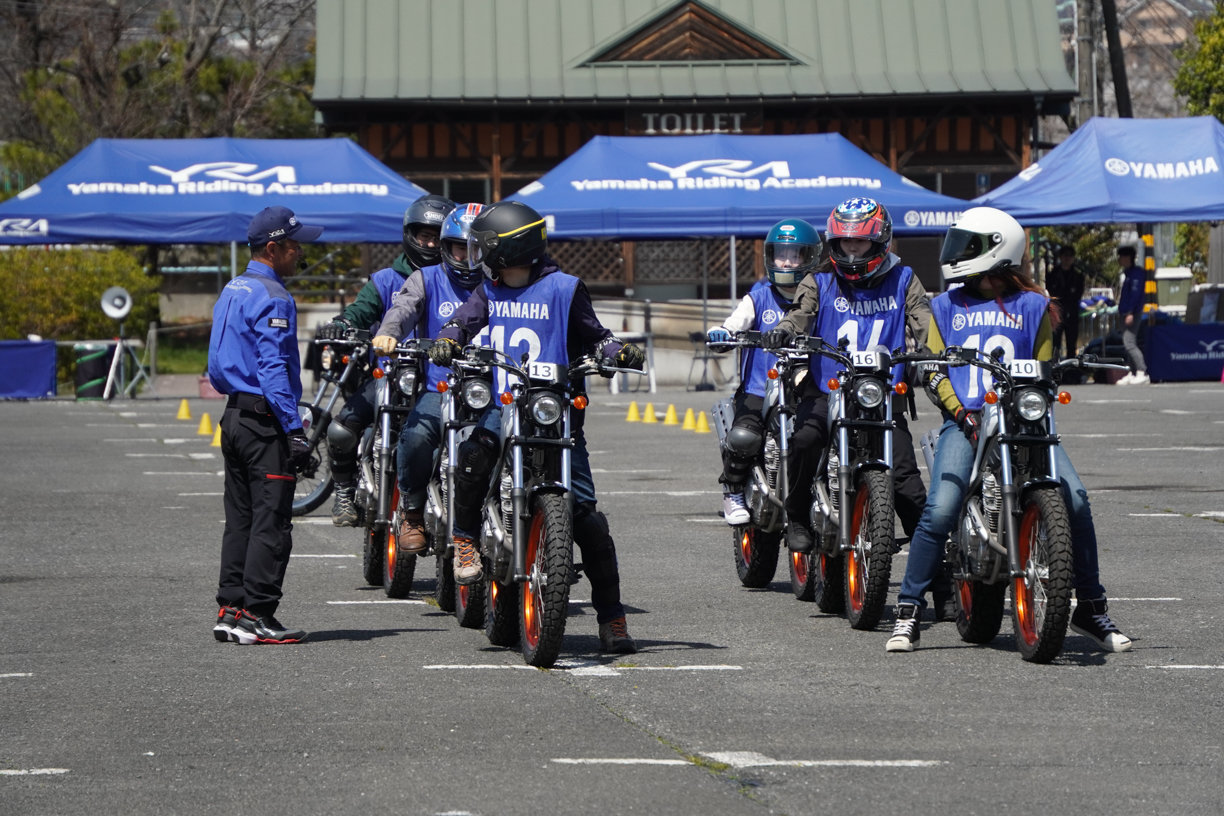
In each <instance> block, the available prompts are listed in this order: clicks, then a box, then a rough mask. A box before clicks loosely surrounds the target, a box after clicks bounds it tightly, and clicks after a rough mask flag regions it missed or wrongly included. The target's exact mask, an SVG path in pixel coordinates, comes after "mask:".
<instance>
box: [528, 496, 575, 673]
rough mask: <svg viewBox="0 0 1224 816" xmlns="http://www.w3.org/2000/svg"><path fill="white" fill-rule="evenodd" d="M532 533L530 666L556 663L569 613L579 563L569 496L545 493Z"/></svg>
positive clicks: (536, 503)
mask: <svg viewBox="0 0 1224 816" xmlns="http://www.w3.org/2000/svg"><path fill="white" fill-rule="evenodd" d="M530 523H531V527H530V529H529V530H528V533H527V573H528V576H529V577H528V578H527V580H526V581H524V582H523V583H522V584H521V585H520V586H519V636H520V642H519V646H520V648H521V649H522V650H523V659H524V660H525V661H526V662H527V665H529V666H535V667H536V668H547V667H549V666H551V665H552V664H553V663H555V662H556V661H557V655H558V654H560V652H561V640H562V638H564V637H565V619H566V616H567V615H568V614H569V588H570V585H569V575H570V568H571V567H572V566H573V561H574V532H573V519H572V518H571V516H570V508H569V500H568V497H566V496H563V495H561V494H559V493H540V494H537V495H536V496H535V497H534V499H533V501H532V513H531V522H530Z"/></svg>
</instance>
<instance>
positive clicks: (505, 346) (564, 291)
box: [429, 201, 645, 654]
mask: <svg viewBox="0 0 1224 816" xmlns="http://www.w3.org/2000/svg"><path fill="white" fill-rule="evenodd" d="M547 246H548V242H547V233H546V231H545V227H544V217H543V216H541V215H540V214H539V213H538V212H536V211H535V210H533V209H532V208H531V207H528V206H527V205H526V204H522V203H520V202H517V201H499V202H498V203H496V204H492V205H490V206H488V207H486V208H485V209H484V210H483V211H481V213H480V215H479V216H477V218H476V220H475V221H473V222H472V225H471V237H470V238H469V240H468V256H469V257H470V258H471V259H472V261H473V262H474V263H480V264H481V265H482V267H483V269H484V273H485V276H486V277H487V278H488V280H486V281H485V282H484V284H483V285H482V286H480V287H477V289H476V291H475V292H473V293H472V296H471V297H470V298H469V299H468V300H467V302H466V303H464V304H463V306H461V307H459V309H458V310H457V311H456V312H455V315H454V317H453V318H452V319H451V320H450V321H449V322H448V323H447V324H446V325H444V326H443V327H442V330H441V331H440V332H439V333H438V339H439V341H442V342H438V343H435V344H434V345H433V347H432V348H431V349H430V350H429V358H430V360H431V361H432V362H433V363H434V364H435V365H439V366H444V365H449V364H450V361H451V359H452V358H453V357H454V356H455V355H456V354H458V353H459V351H460V349H461V348H462V346H463V344H465V343H469V342H471V341H472V338H474V337H476V335H478V334H479V333H480V332H481V330H483V329H485V328H486V327H487V328H488V330H489V341H488V343H489V345H491V346H493V347H494V348H496V349H498V350H499V351H502V352H504V353H507V354H509V355H511V356H512V357H514V358H515V359H517V358H518V355H519V354H521V353H522V352H524V351H528V350H530V351H531V353H532V355H533V357H532V359H533V361H538V362H543V363H555V364H559V365H563V366H567V365H568V364H569V363H570V361H571V360H572V359H573V358H575V357H577V356H578V355H580V354H581V353H584V352H594V353H595V354H597V355H599V356H600V357H602V358H605V359H612V360H614V364H615V365H616V366H618V367H621V368H634V369H641V367H642V363H643V362H645V355H643V354H642V351H641V349H639V348H638V347H637V346H634V345H631V344H622V343H621V342H620V341H619V340H617V339H616V338H615V337H613V336H612V332H611V331H609V330H608V329H606V328H604V326H603V324H602V323H600V322H599V318H598V316H596V314H595V308H594V306H593V305H592V304H591V296H590V295H589V294H588V293H587V289H586V287H585V286H584V285H583V284H582V281H580V280H579V279H578V278H576V277H574V276H573V275H567V274H565V273H564V272H562V271H561V270H560V269H559V268H558V267H557V265H556V263H555V262H554V261H552V259H550V258H548V257H547V256H546V255H545V249H546V248H547ZM499 390H500V388H499ZM582 416H583V412H582V411H575V412H574V415H573V425H572V431H573V441H574V447H573V454H572V458H571V471H570V479H571V487H572V495H573V506H574V516H573V523H574V543H575V544H577V545H578V549H579V550H580V551H581V552H582V563H583V568H584V570H585V572H586V574H587V577H588V578H589V579H590V581H591V605H592V606H593V607H594V608H595V615H596V622H597V623H598V624H599V643H600V648H601V649H602V650H603V651H606V652H618V653H626V654H627V653H632V652H636V651H637V645H636V644H635V643H634V641H633V638H631V637H630V636H629V631H628V627H627V625H626V623H625V609H624V606H623V605H622V604H621V600H620V571H619V569H618V567H617V561H616V545H615V543H614V542H613V541H612V536H611V534H610V533H609V531H608V520H607V518H606V517H605V516H604V514H603V513H600V512H598V511H597V510H596V509H595V483H594V481H593V480H592V478H591V464H590V458H589V455H588V453H587V447H586V438H585V437H584V436H583V433H582ZM500 431H501V409H500V407H497V406H495V407H493V408H490V409H489V410H488V411H486V412H485V415H484V416H483V417H482V418H481V422H480V424H479V425H478V426H477V427H476V429H474V430H473V431H472V435H471V436H470V437H469V438H468V439H467V440H466V441H465V442H463V444H461V445H460V446H459V451H458V455H457V457H456V458H457V461H456V463H455V467H456V477H455V517H454V518H453V519H452V520H451V522H452V527H453V530H454V545H455V582H456V583H458V584H461V585H468V584H472V583H474V582H475V581H477V580H479V579H480V576H481V574H482V567H481V564H480V556H479V552H478V550H477V547H476V543H475V541H474V537H475V535H477V534H478V533H479V530H480V508H481V504H482V503H483V502H484V497H485V492H486V489H487V487H488V484H489V477H490V475H491V474H492V472H493V468H494V466H495V465H496V464H497V461H498V456H499V453H500V451H501V440H500V438H499V437H500Z"/></svg>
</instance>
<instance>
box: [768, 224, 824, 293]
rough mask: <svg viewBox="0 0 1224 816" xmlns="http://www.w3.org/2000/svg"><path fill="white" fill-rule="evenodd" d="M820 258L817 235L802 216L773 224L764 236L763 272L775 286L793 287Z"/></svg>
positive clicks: (818, 235) (814, 266)
mask: <svg viewBox="0 0 1224 816" xmlns="http://www.w3.org/2000/svg"><path fill="white" fill-rule="evenodd" d="M819 261H820V234H819V233H817V232H816V228H815V227H813V226H812V225H811V224H809V223H808V222H806V221H804V220H803V219H802V218H787V219H784V220H782V221H779V222H778V223H776V224H774V225H773V227H771V228H770V230H769V235H767V236H765V272H766V273H767V274H768V275H769V282H770V283H772V284H774V285H775V286H795V285H797V284H798V283H799V281H801V280H803V276H804V275H806V274H807V273H808V272H811V271H812V270H813V269H815V268H816V264H817V263H818V262H819Z"/></svg>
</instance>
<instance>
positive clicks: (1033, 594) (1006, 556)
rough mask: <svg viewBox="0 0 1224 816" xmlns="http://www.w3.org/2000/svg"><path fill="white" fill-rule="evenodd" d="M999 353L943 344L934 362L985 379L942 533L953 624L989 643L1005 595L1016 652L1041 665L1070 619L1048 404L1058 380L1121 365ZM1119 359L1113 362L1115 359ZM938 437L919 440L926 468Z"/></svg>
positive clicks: (1063, 400)
mask: <svg viewBox="0 0 1224 816" xmlns="http://www.w3.org/2000/svg"><path fill="white" fill-rule="evenodd" d="M1003 355H1004V351H1003V350H1002V349H996V350H995V351H993V352H992V353H990V354H985V353H983V352H981V351H979V350H977V349H972V348H962V347H950V348H948V349H945V350H944V352H943V353H942V354H941V355H940V356H939V360H938V361H937V362H936V364H937V365H938V364H946V365H950V366H958V365H972V366H977V367H979V368H982V369H985V370H986V371H987V372H989V373H990V375H991V377H992V379H993V382H994V387H993V390H991V391H987V392H986V397H985V398H986V404H985V406H984V407H983V410H982V423H981V430H980V432H979V435H978V441H977V446H976V448H975V453H974V461H973V469H972V473H971V476H970V479H969V486H968V490H967V492H966V495H965V499H964V502H963V504H962V506H961V510H960V514H959V518H958V523H957V525H956V527H955V528H954V529H953V531H952V533H951V534H950V536H949V539H948V542H947V549H946V559H947V563H948V565H949V567H950V571H951V575H952V582H953V601H954V603H955V604H956V611H957V614H956V628H957V631H958V632H959V633H960V636H961V639H962V640H964V641H966V642H968V643H988V642H989V641H991V640H993V639H994V637H995V636H996V635H997V634H998V633H999V629H1000V627H1001V626H1002V622H1003V611H1004V595H1005V594H1006V592H1007V588H1008V586H1010V587H1011V593H1012V628H1013V630H1014V631H1015V635H1016V646H1017V648H1018V650H1019V651H1020V656H1021V657H1022V658H1023V659H1024V660H1027V661H1030V662H1033V663H1048V662H1050V661H1051V660H1053V659H1054V658H1055V657H1057V656H1058V655H1059V653H1060V652H1061V651H1062V646H1063V640H1064V638H1065V637H1066V633H1067V625H1068V623H1069V620H1070V615H1071V590H1072V554H1071V525H1070V519H1069V513H1068V508H1067V505H1066V502H1065V500H1064V497H1063V491H1062V486H1061V483H1060V481H1059V475H1058V470H1057V468H1056V466H1055V459H1054V447H1055V446H1056V445H1058V444H1059V437H1058V433H1057V430H1056V426H1055V422H1054V404H1055V403H1056V402H1057V403H1060V404H1064V405H1065V404H1067V403H1069V402H1070V401H1071V397H1070V395H1069V394H1068V393H1067V392H1066V391H1062V392H1059V391H1058V385H1059V383H1060V382H1061V381H1062V378H1063V376H1064V375H1065V374H1066V373H1068V372H1072V371H1078V370H1080V369H1093V368H1115V369H1120V368H1125V366H1122V365H1117V364H1116V363H1115V362H1114V361H1106V360H1101V359H1098V358H1096V357H1095V356H1094V355H1089V354H1083V355H1080V356H1078V357H1068V358H1066V359H1064V360H1061V361H1059V362H1057V363H1053V364H1046V363H1040V362H1038V361H1036V360H1012V361H1010V362H1005V361H1004V360H1003ZM1119 362H1120V361H1119ZM938 437H939V435H938V431H934V430H933V431H930V432H928V433H927V434H926V435H924V436H923V438H922V441H921V445H922V451H923V455H924V457H925V458H926V461H927V467H928V469H930V468H931V466H932V465H933V463H934V451H935V444H936V442H937V440H938Z"/></svg>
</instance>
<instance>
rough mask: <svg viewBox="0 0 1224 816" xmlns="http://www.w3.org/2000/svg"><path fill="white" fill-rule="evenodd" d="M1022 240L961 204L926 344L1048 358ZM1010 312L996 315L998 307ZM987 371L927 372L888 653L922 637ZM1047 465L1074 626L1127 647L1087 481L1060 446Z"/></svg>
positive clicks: (997, 217) (993, 213)
mask: <svg viewBox="0 0 1224 816" xmlns="http://www.w3.org/2000/svg"><path fill="white" fill-rule="evenodd" d="M1026 245H1027V241H1026V239H1025V235H1024V229H1023V228H1022V227H1021V226H1020V224H1019V223H1018V222H1017V221H1016V219H1014V218H1012V217H1011V216H1010V215H1008V214H1007V213H1005V212H1003V211H1002V210H997V209H994V208H993V207H973V208H971V209H969V210H966V211H965V212H964V213H963V214H962V215H961V217H960V218H958V219H957V220H956V223H955V224H953V225H952V227H951V228H950V229H949V230H948V232H947V235H945V236H944V244H943V250H942V252H941V253H940V264H941V269H942V271H943V276H944V282H945V283H947V284H954V283H958V284H962V285H961V286H958V287H956V288H954V289H949V290H948V291H946V292H944V293H943V294H941V295H939V296H938V297H936V298H935V300H934V301H932V302H931V327H930V331H929V332H928V333H927V345H928V346H929V348H930V349H931V351H932V352H935V353H938V352H941V351H943V350H944V349H945V348H948V347H950V346H964V347H967V348H974V349H979V350H981V351H983V352H990V351H992V350H993V349H998V348H1002V349H1006V350H1007V352H1008V353H1007V354H1006V355H1005V358H1004V359H1005V360H1006V361H1008V362H1010V361H1011V360H1013V359H1033V360H1040V361H1049V360H1050V359H1051V358H1052V356H1053V351H1052V349H1053V343H1052V342H1051V339H1050V338H1051V334H1052V332H1051V322H1050V315H1049V300H1048V299H1047V298H1046V296H1045V294H1044V293H1043V292H1042V291H1041V289H1040V287H1038V286H1037V284H1036V283H1034V282H1033V280H1032V278H1030V277H1029V276H1028V274H1027V273H1026V272H1024V271H1023V269H1022V268H1021V265H1020V264H1021V260H1022V259H1023V256H1024V249H1025V246H1026ZM1000 312H1002V314H1003V315H1007V316H1008V317H1009V318H1010V319H1000V317H1001V316H1000V315H999V313H1000ZM982 376H984V375H983V374H982V373H980V369H978V368H976V367H971V366H959V367H952V368H949V369H948V370H947V372H946V373H945V372H943V371H934V372H929V373H927V374H926V375H925V379H926V391H927V395H928V396H929V397H930V398H931V401H932V402H934V403H935V405H936V406H938V408H939V409H940V411H941V412H942V414H943V425H942V426H941V427H940V429H939V443H938V444H937V445H936V447H935V463H934V466H933V467H932V469H931V490H930V494H929V495H928V496H927V503H926V507H924V508H923V510H922V518H921V520H920V521H919V522H918V528H917V529H916V530H915V531H914V537H913V539H912V540H911V541H910V553H909V559H908V560H907V561H906V564H905V577H904V578H903V579H902V581H901V589H900V591H899V592H898V595H897V609H896V622H895V623H894V625H893V632H892V635H891V636H890V637H889V639H888V641H887V643H886V644H885V649H886V650H887V651H889V652H912V651H913V650H914V649H915V648H916V647H917V645H918V641H919V638H920V636H921V625H920V623H919V613H920V612H921V610H922V604H923V601H922V596H923V593H924V592H925V591H926V589H927V587H928V586H929V585H930V583H931V581H932V580H933V579H934V578H935V577H936V576H937V575H938V574H939V572H940V569H941V567H942V566H943V563H944V544H945V543H946V542H947V540H948V534H949V533H950V532H951V531H952V528H953V526H954V525H955V524H956V521H957V517H958V515H959V514H960V509H961V505H962V503H963V501H964V497H965V487H966V485H968V484H969V476H970V473H971V471H972V470H973V460H974V455H975V450H976V448H975V445H976V444H977V437H978V431H979V429H980V427H981V409H982V405H983V403H984V396H983V395H984V393H985V391H986V390H987V389H986V388H984V387H983V383H982V382H981V381H975V380H974V379H971V378H973V377H982ZM1053 451H1054V465H1055V468H1056V472H1057V473H1058V475H1059V477H1060V478H1061V480H1062V488H1063V495H1064V497H1065V499H1066V502H1067V512H1068V513H1069V515H1070V517H1071V536H1072V539H1071V545H1072V566H1073V570H1074V576H1073V579H1072V584H1073V586H1074V587H1075V595H1076V598H1077V599H1078V604H1077V605H1076V607H1075V612H1074V613H1072V616H1071V628H1072V629H1074V630H1075V631H1076V632H1079V633H1080V634H1082V635H1086V636H1087V637H1089V638H1091V639H1092V641H1093V642H1094V643H1096V644H1097V645H1098V646H1099V647H1100V648H1101V649H1103V650H1104V651H1107V652H1125V651H1127V650H1129V649H1130V648H1131V641H1130V638H1128V637H1126V635H1124V634H1122V632H1121V631H1120V630H1119V629H1118V627H1117V625H1116V624H1115V623H1114V622H1113V620H1111V619H1110V617H1109V612H1108V609H1109V605H1108V603H1107V602H1106V599H1105V588H1104V587H1103V586H1101V580H1100V569H1099V566H1098V559H1097V539H1096V526H1095V525H1094V524H1093V521H1092V507H1091V506H1090V505H1089V503H1088V490H1087V489H1086V488H1085V487H1084V483H1083V482H1082V481H1080V477H1079V474H1078V473H1076V472H1075V468H1074V467H1073V466H1072V465H1071V459H1070V458H1069V457H1068V456H1067V452H1066V451H1065V450H1064V449H1063V447H1062V446H1061V445H1056V446H1055V447H1054V448H1053Z"/></svg>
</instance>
